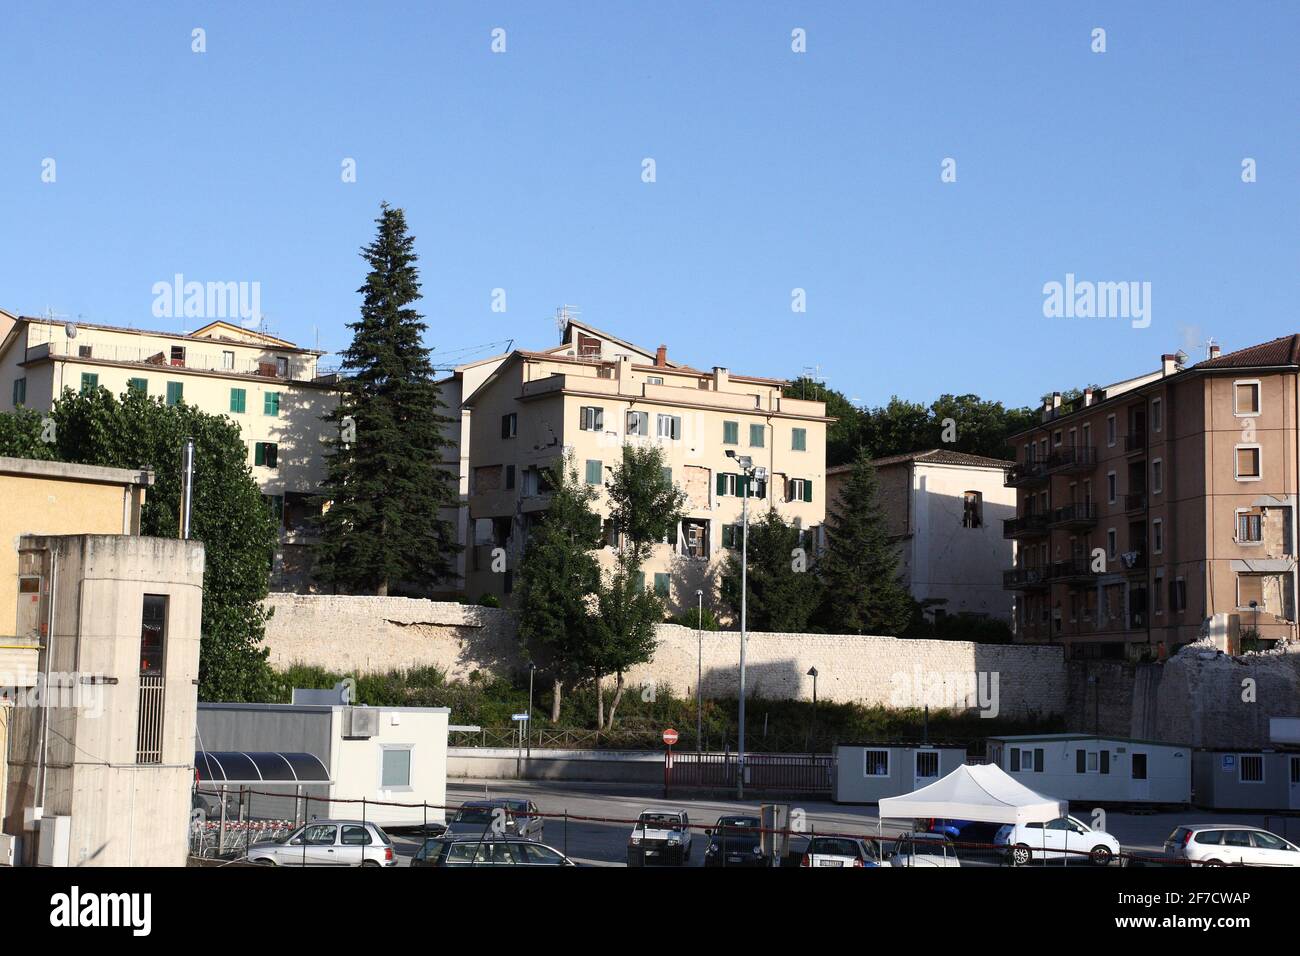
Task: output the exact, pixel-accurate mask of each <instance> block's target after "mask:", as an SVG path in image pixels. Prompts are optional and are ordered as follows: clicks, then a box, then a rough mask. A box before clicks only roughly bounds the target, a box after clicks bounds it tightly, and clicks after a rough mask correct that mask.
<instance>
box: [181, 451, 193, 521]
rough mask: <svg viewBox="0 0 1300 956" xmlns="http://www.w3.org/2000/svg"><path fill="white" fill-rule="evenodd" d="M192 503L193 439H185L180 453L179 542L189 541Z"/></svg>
mask: <svg viewBox="0 0 1300 956" xmlns="http://www.w3.org/2000/svg"><path fill="white" fill-rule="evenodd" d="M193 503H194V439H193V438H186V439H185V449H184V450H183V451H182V452H181V514H180V529H181V540H182V541H188V540H189V539H190V510H191V507H192V505H193Z"/></svg>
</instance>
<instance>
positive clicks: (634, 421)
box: [627, 412, 650, 435]
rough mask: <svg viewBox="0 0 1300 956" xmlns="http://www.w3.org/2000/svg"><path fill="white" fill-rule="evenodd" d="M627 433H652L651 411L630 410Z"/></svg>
mask: <svg viewBox="0 0 1300 956" xmlns="http://www.w3.org/2000/svg"><path fill="white" fill-rule="evenodd" d="M627 433H628V434H629V435H649V434H650V413H649V412H628V413H627Z"/></svg>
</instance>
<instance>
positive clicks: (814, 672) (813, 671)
mask: <svg viewBox="0 0 1300 956" xmlns="http://www.w3.org/2000/svg"><path fill="white" fill-rule="evenodd" d="M808 676H809V677H811V678H812V679H813V708H812V727H813V733H814V734H816V733H817V668H816V667H810V668H808Z"/></svg>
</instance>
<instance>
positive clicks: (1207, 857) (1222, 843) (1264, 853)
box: [1165, 823, 1300, 866]
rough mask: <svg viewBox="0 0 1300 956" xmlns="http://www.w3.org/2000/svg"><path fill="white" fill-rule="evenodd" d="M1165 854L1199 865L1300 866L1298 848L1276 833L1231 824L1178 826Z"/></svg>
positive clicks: (1170, 837) (1168, 842) (1299, 848)
mask: <svg viewBox="0 0 1300 956" xmlns="http://www.w3.org/2000/svg"><path fill="white" fill-rule="evenodd" d="M1165 855H1166V856H1168V857H1169V858H1170V859H1173V860H1183V861H1186V862H1188V863H1194V864H1199V865H1201V866H1300V847H1297V846H1296V845H1295V844H1294V843H1292V842H1290V841H1289V840H1284V839H1282V838H1281V837H1280V836H1278V835H1277V834H1276V833H1270V832H1269V831H1268V830H1263V829H1261V828H1259V827H1248V826H1241V825H1239V824H1233V823H1226V824H1225V823H1204V824H1195V825H1192V826H1183V827H1178V828H1177V829H1176V830H1174V832H1173V833H1171V834H1169V839H1167V840H1165Z"/></svg>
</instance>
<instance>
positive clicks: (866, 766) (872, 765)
mask: <svg viewBox="0 0 1300 956" xmlns="http://www.w3.org/2000/svg"><path fill="white" fill-rule="evenodd" d="M862 774H863V776H866V777H888V776H889V751H888V750H866V751H863V761H862Z"/></svg>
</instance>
